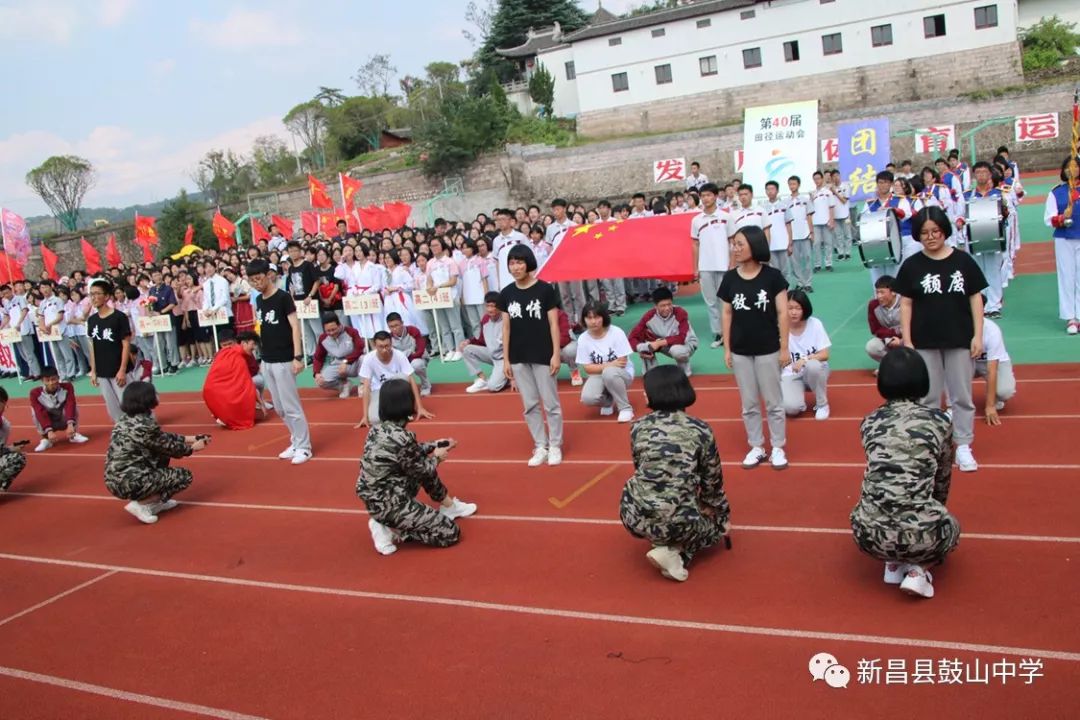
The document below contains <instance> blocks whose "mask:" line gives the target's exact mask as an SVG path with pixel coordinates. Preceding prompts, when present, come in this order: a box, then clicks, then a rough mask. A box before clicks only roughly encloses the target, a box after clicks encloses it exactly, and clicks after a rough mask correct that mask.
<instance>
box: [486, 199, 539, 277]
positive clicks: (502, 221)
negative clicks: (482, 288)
mask: <svg viewBox="0 0 1080 720" xmlns="http://www.w3.org/2000/svg"><path fill="white" fill-rule="evenodd" d="M495 227H496V228H497V229H498V230H499V234H498V235H496V236H495V237H494V238H493V239H492V241H491V252H492V254H493V255H495V258H496V260H497V263H498V280H497V282H496V283H495V286H493V287H491V289H492V290H501V289H503V288H504V287H506V286H507V285H509V284H510V283H512V282H514V278H512V277H510V270H509V268H508V267H507V258H508V257H509V255H510V248H512V247H514V246H515V245H523V244H527V243H528V242H529V238H527V237H525V235H524V234H522V233H521V232H520V231H518V230H515V229H514V213H513V212H511V211H510V210H507V209H506V208H499V209H497V210H496V211H495ZM488 282H489V283H490V282H491V278H488ZM489 287H490V285H489Z"/></svg>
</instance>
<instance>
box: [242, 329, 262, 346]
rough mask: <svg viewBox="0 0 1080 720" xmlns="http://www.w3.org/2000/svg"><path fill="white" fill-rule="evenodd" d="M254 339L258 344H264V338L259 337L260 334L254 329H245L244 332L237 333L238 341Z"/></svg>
mask: <svg viewBox="0 0 1080 720" xmlns="http://www.w3.org/2000/svg"><path fill="white" fill-rule="evenodd" d="M252 341H254V342H255V344H256V345H261V344H262V340H260V339H259V334H258V333H257V332H255V331H254V330H245V331H244V332H240V333H236V342H238V343H242V342H252Z"/></svg>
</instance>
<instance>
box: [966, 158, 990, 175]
mask: <svg viewBox="0 0 1080 720" xmlns="http://www.w3.org/2000/svg"><path fill="white" fill-rule="evenodd" d="M979 168H986V169H987V170H989V171H990V172H993V171H994V168H992V167H991V166H990V163H988V162H986V161H985V160H980V161H979V162H977V163H975V164H974V165H972V166H971V172H972V173H974V172H975V171H976V170H978V169H979Z"/></svg>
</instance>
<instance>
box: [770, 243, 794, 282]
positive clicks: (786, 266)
mask: <svg viewBox="0 0 1080 720" xmlns="http://www.w3.org/2000/svg"><path fill="white" fill-rule="evenodd" d="M792 252H794V251H792ZM769 264H770V265H772V266H773V267H774V268H776V269H777V270H779V271H780V274H781V275H783V276H784V279H785V280H789V281H790V279H791V255H788V254H787V248H785V249H783V250H770V251H769Z"/></svg>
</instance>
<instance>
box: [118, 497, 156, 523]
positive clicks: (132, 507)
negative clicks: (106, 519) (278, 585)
mask: <svg viewBox="0 0 1080 720" xmlns="http://www.w3.org/2000/svg"><path fill="white" fill-rule="evenodd" d="M124 509H125V510H127V511H128V512H129V513H131V514H132V515H134V516H135V518H136V519H137V520H138V521H139V522H144V523H146V524H147V525H153V524H154V523H156V522H157V515H155V514H154V513H153V512H151V510H150V507H149V506H148V505H143V504H142V503H141V502H139V501H138V500H132V501H131V502H129V503H128V504H127V505H125V506H124Z"/></svg>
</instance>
